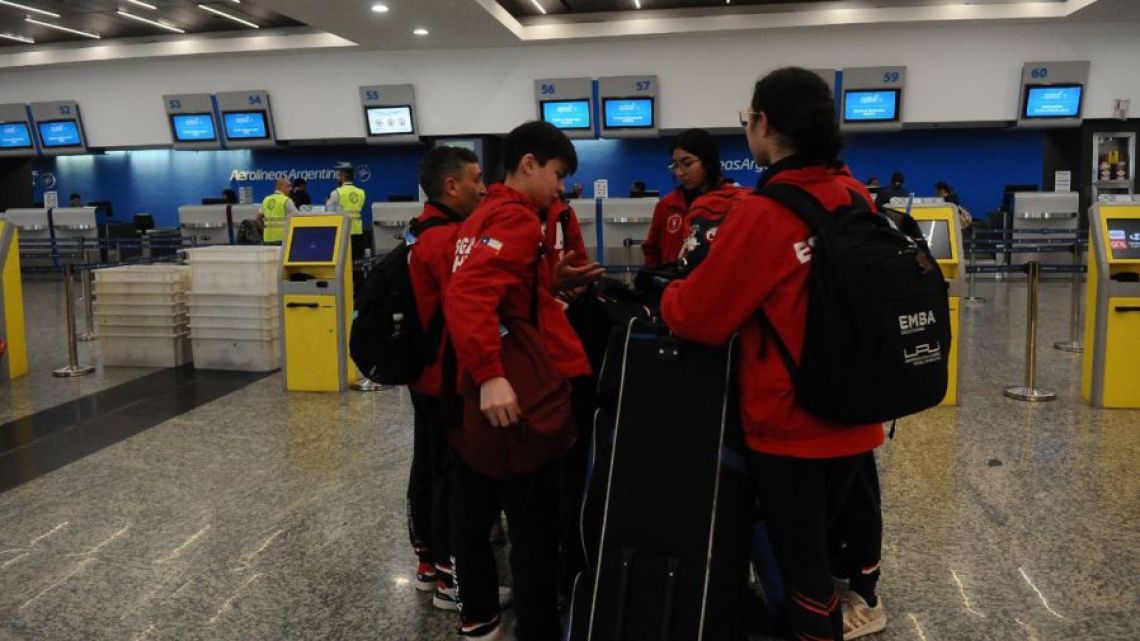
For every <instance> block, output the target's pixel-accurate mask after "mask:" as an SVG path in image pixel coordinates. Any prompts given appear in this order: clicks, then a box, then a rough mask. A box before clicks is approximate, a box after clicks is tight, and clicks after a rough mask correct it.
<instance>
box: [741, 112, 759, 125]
mask: <svg viewBox="0 0 1140 641" xmlns="http://www.w3.org/2000/svg"><path fill="white" fill-rule="evenodd" d="M759 115H760V114H759V113H758V112H755V111H750V110H748V109H744V110H743V111H741V112H740V126H741V127H744V128H745V129H748V125H751V124H752V119H753V118H754V117H756V116H759Z"/></svg>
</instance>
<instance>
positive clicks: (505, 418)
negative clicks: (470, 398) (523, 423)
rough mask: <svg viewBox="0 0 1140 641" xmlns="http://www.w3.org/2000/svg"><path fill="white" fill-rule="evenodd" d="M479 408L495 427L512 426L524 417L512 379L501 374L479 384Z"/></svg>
mask: <svg viewBox="0 0 1140 641" xmlns="http://www.w3.org/2000/svg"><path fill="white" fill-rule="evenodd" d="M479 409H480V410H482V412H483V415H484V416H486V417H487V420H488V421H490V422H491V425H494V426H495V427H510V426H511V425H515V424H517V423H518V422H519V419H521V418H522V411H521V410H520V409H519V399H518V396H515V390H514V388H513V387H511V383H510V381H508V380H507V379H505V378H503V377H501V376H500V377H498V378H492V379H490V380H488V381H486V382H484V383H483V384H482V385H481V386H479Z"/></svg>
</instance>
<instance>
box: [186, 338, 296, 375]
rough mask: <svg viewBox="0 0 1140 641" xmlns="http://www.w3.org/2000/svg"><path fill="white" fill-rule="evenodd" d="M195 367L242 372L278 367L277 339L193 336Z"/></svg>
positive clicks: (264, 370)
mask: <svg viewBox="0 0 1140 641" xmlns="http://www.w3.org/2000/svg"><path fill="white" fill-rule="evenodd" d="M192 342H193V343H194V367H196V368H198V369H227V370H238V371H243V372H270V371H273V370H275V369H280V368H281V342H280V341H279V340H276V339H274V340H260V339H259V340H234V339H225V338H194V339H193V341H192Z"/></svg>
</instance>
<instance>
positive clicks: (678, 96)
mask: <svg viewBox="0 0 1140 641" xmlns="http://www.w3.org/2000/svg"><path fill="white" fill-rule="evenodd" d="M1035 60H1091V61H1092V76H1091V78H1090V81H1089V88H1088V91H1087V94H1086V99H1085V114H1086V117H1089V118H1106V117H1110V116H1111V109H1112V101H1113V99H1115V98H1132V99H1133V102H1134V104H1137V106H1138V108H1140V72H1138V71H1137V64H1138V62H1140V25H1137V24H1135V23H1132V24H1127V23H1126V24H1079V23H1063V24H1062V23H1052V24H1048V25H1043V24H1039V25H1019V26H1013V25H985V26H980V25H976V24H975V25H955V26H937V27H935V26H927V27H906V28H903V27H880V28H866V29H864V28H860V29H829V30H811V31H808V30H789V31H785V32H781V33H773V32H757V33H754V34H731V35H705V36H687V37H668V38H656V39H646V40H621V41H606V42H590V43H581V44H559V45H531V46H520V47H514V48H501V49H470V50H436V51H415V52H411V51H402V52H363V51H362V52H347V51H343V50H342V51H324V52H315V51H309V52H302V53H278V54H247V55H241V56H234V55H226V56H219V57H203V58H192V59H161V60H158V59H156V60H150V61H144V62H121V63H91V64H85V65H77V66H72V67H49V68H43V69H40V70H36V69H34V68H33V69H20V70H0V103H9V102H34V101H40V100H54V99H75V100H77V101H78V102H79V104H80V107H81V109H82V111H83V115H84V122H85V125H86V128H87V134H88V137H89V143H90V144H91V145H92V146H95V147H122V146H154V145H164V144H169V142H170V138H169V136H170V134H169V131H168V128H167V124H166V120H165V115H164V112H163V108H162V102H161V96H162V95H163V94H164V93H195V92H217V91H226V90H238V89H267V90H268V91H269V93H270V95H271V98H272V101H273V108H274V115H275V118H276V122H277V130H278V131H277V133H278V136H279V138H281V139H284V140H300V139H330V138H360V137H363V135H364V125H363V119H362V117H361V114H360V107H359V102H358V94H357V87H358V86H359V85H363V84H389V83H405V82H410V83H413V84H414V85H415V87H416V98H417V102H418V104H419V108H420V125H421V128H422V131H421V132H420V133H422V134H425V135H448V134H467V133H501V132H505V131H507V130H509V129H510V128H511V127H513V126H514V125H516V124H518V123H519V122H521V121H523V120H527V119H531V118H534V117H535V113H534V99H533V84H532V83H533V80H534V79H535V78H539V77H569V76H583V75H593V76H595V77H596V76H600V75H620V74H627V73H655V74H657V75H658V76H659V77H660V85H661V98H660V100H661V120H662V122H661V125H662V127H664V128H670V129H671V128H682V127H690V126H704V127H728V126H734V125H735V124H736V112H737V111H738V110H739V109H741V108H743V107H745V106H746V104H747V101H748V98H749V96H750V95H751V85H752V83H753V82H754V81H755V80H756V79H757V78H758V77H759V76H761V75H763V74H764V73H765V72H767V71H769V70H771V69H774V68H776V67H779V66H784V65H791V64H795V65H801V66H805V67H824V68H826V67H844V66H868V65H888V64H905V65H908V67H909V74H908V83H909V84H908V87H907V94H906V106H905V113H904V117H905V119H906V120H907V121H908V122H924V123H929V122H976V121H1010V120H1014V119H1015V117H1016V112H1017V106H1018V84H1019V78H1020V75H1019V74H1020V71H1021V66H1022V63H1023V62H1025V61H1035Z"/></svg>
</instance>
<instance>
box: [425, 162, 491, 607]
mask: <svg viewBox="0 0 1140 641" xmlns="http://www.w3.org/2000/svg"><path fill="white" fill-rule="evenodd" d="M420 187H421V188H422V189H423V190H424V193H425V194H427V197H428V202H427V203H426V204H425V205H424V211H423V213H422V214H420V216H419V217H418V218H417V219H416V223H417V224H420V225H422V224H424V223H426V222H428V221H434V220H445V221H447V224H443V225H436V226H433V227H429V228H427V229H425V230H424V231H423V232H422V233H419V234H418V235H417V236H416V240H415V243H414V244H413V245H412V249H411V252H410V254H409V257H408V272H409V275H410V276H411V280H412V292H413V294H414V296H415V300H416V311H417V312H418V313H419V317H420V322H421V323H422V325H423V329H424V331H425V332H428V333H429V335H430V333H431V332H432V327H433V324H436V323H439V322H441V321H442V316H441V315H442V314H443V291H444V289H445V288H446V287H447V281H448V280H450V278H451V264H452V262H453V261H454V260H455V233H456V232H457V231H459V224H460V223H462V222H463V220H464V219H466V218H467V217H468V216H470V215H471V213H472V212H473V211H475V208H476V207H478V206H479V203H481V202H482V201H483V196H484V195H486V193H487V188H486V186H485V185H484V184H483V169H482V168H481V167H480V166H479V157H478V156H476V155H475V153H474V152H472V151H470V150H468V149H462V148H459V147H436V148H435V149H432V150H431V151H429V152H428V153H427V154H426V155H425V156H424V158H423V160H422V161H421V162H420ZM442 383H443V367H442V359H440V358H437V359H436V360H435V361H434V362H433V363H432V364H430V365H429V366H428V367H427V368H426V369H425V370H424V372H423V374H422V375H421V376H420V379H419V380H418V381H416V382H414V383H412V384H411V385H409V386H408V391H409V392H410V393H411V397H412V407H413V408H414V410H415V433H414V441H413V446H412V469H411V473H410V475H409V478H408V510H407V511H408V533H409V535H410V536H411V540H412V547H413V549H414V550H415V552H416V556H418V557H419V567H418V568H417V569H416V589H418V590H421V591H425V592H428V591H434V593H435V594H434V597H433V603H435V605H436V607H439V608H443V609H450V610H454V609H455V607H456V606H455V580H454V578H453V570H452V567H451V543H450V531H449V529H448V527H447V524H448V520H449V519H448V501H447V473H446V469H445V466H446V462H447V456H448V446H447V439H446V438H445V436H444V433H443V426H442V422H441V416H440V396H441V394H442V393H443V385H442Z"/></svg>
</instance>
